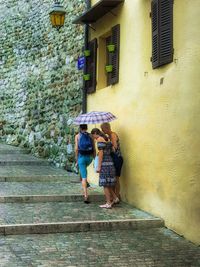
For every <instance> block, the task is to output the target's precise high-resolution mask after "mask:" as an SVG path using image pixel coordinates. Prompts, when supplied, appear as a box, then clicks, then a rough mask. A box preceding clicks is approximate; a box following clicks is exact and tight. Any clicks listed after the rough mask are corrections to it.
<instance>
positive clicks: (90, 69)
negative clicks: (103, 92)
mask: <svg viewBox="0 0 200 267" xmlns="http://www.w3.org/2000/svg"><path fill="white" fill-rule="evenodd" d="M87 49H88V50H90V56H88V57H86V58H85V59H86V62H85V70H84V73H85V74H90V80H89V81H84V88H85V90H86V92H87V93H88V94H90V93H94V92H95V91H96V83H97V82H96V63H97V39H96V38H95V39H93V40H92V41H90V42H89V43H88V48H87Z"/></svg>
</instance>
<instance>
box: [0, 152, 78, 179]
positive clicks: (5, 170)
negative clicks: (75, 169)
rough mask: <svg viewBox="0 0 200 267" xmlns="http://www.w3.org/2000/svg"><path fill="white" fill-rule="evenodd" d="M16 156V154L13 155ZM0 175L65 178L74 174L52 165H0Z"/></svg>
mask: <svg viewBox="0 0 200 267" xmlns="http://www.w3.org/2000/svg"><path fill="white" fill-rule="evenodd" d="M15 156H16V155H15ZM0 175H1V176H6V177H13V176H14V177H21V176H25V177H26V176H30V175H31V176H33V177H34V176H41V175H46V176H47V175H48V176H50V177H59V176H64V177H66V178H69V177H74V174H72V173H67V172H66V171H65V170H62V169H58V168H54V167H52V166H42V168H41V166H12V165H11V166H0Z"/></svg>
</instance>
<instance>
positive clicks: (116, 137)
mask: <svg viewBox="0 0 200 267" xmlns="http://www.w3.org/2000/svg"><path fill="white" fill-rule="evenodd" d="M117 139H118V136H117V134H116V133H114V132H112V133H111V136H110V141H111V143H112V145H113V148H114V151H115V150H116V149H117Z"/></svg>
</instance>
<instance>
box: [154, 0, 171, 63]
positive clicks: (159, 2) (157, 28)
mask: <svg viewBox="0 0 200 267" xmlns="http://www.w3.org/2000/svg"><path fill="white" fill-rule="evenodd" d="M151 15H152V66H153V68H157V67H159V66H162V65H165V64H167V63H170V62H172V61H173V0H153V1H152V4H151Z"/></svg>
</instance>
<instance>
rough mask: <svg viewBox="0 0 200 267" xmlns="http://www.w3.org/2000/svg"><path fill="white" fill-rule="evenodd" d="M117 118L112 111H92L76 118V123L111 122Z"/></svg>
mask: <svg viewBox="0 0 200 267" xmlns="http://www.w3.org/2000/svg"><path fill="white" fill-rule="evenodd" d="M115 119H117V118H116V117H115V116H114V115H113V114H112V113H111V112H105V111H91V112H88V113H85V114H81V115H79V116H78V117H76V118H75V120H74V124H77V125H80V124H96V123H103V122H110V121H113V120H115Z"/></svg>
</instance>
